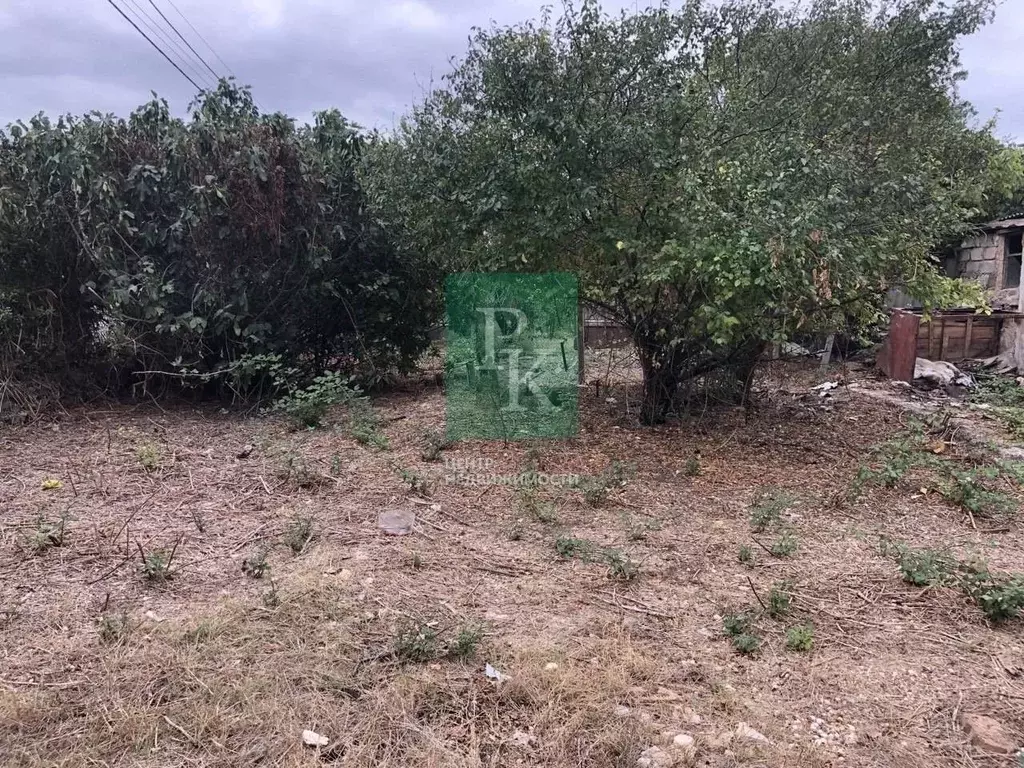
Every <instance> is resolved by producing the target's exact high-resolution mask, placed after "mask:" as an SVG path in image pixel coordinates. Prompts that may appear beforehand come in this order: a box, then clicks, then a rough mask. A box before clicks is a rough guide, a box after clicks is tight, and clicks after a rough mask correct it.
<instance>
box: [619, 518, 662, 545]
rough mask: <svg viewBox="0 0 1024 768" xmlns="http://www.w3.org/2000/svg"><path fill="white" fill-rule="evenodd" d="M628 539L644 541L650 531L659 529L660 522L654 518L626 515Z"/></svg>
mask: <svg viewBox="0 0 1024 768" xmlns="http://www.w3.org/2000/svg"><path fill="white" fill-rule="evenodd" d="M626 521H627V527H628V529H629V540H630V541H646V540H647V537H648V535H649V534H650V532H651V531H658V530H661V522H660V521H659V520H656V519H654V518H642V517H633V516H632V515H629V516H627V517H626Z"/></svg>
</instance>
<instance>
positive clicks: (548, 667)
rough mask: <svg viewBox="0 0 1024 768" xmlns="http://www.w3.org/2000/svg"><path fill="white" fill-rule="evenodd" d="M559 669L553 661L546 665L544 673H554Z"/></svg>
mask: <svg viewBox="0 0 1024 768" xmlns="http://www.w3.org/2000/svg"><path fill="white" fill-rule="evenodd" d="M557 669H558V664H556V663H555V662H553V661H549V662H548V663H547V664H545V665H544V671H545V672H554V671H556V670H557Z"/></svg>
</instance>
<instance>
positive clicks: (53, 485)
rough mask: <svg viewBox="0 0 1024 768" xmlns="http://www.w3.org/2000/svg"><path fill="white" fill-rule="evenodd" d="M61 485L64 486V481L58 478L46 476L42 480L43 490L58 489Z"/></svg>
mask: <svg viewBox="0 0 1024 768" xmlns="http://www.w3.org/2000/svg"><path fill="white" fill-rule="evenodd" d="M63 487H64V483H62V482H61V481H60V480H57V479H55V478H52V477H48V478H47V479H46V480H43V490H44V491H56V490H58V489H60V488H63Z"/></svg>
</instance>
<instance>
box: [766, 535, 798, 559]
mask: <svg viewBox="0 0 1024 768" xmlns="http://www.w3.org/2000/svg"><path fill="white" fill-rule="evenodd" d="M796 549H797V540H796V536H794V535H793V534H792V533H790V532H789V531H783V533H782V535H781V536H779V538H777V539H776V540H775V541H774V542H772V546H771V553H772V554H773V555H775V557H789V556H790V555H792V554H793V553H794V552H796Z"/></svg>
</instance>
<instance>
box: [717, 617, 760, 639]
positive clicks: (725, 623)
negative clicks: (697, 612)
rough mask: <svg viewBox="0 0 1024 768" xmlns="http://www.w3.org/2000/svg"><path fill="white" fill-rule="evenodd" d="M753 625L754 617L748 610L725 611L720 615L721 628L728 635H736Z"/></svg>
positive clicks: (746, 630)
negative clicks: (737, 611) (740, 611)
mask: <svg viewBox="0 0 1024 768" xmlns="http://www.w3.org/2000/svg"><path fill="white" fill-rule="evenodd" d="M753 625H754V617H753V616H752V615H751V614H750V612H749V611H743V612H742V613H727V614H725V615H724V616H722V629H723V630H724V631H725V634H727V635H728V636H729V637H736V636H737V635H742V634H745V633H747V632H749V631H750V629H751V628H752V627H753Z"/></svg>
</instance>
